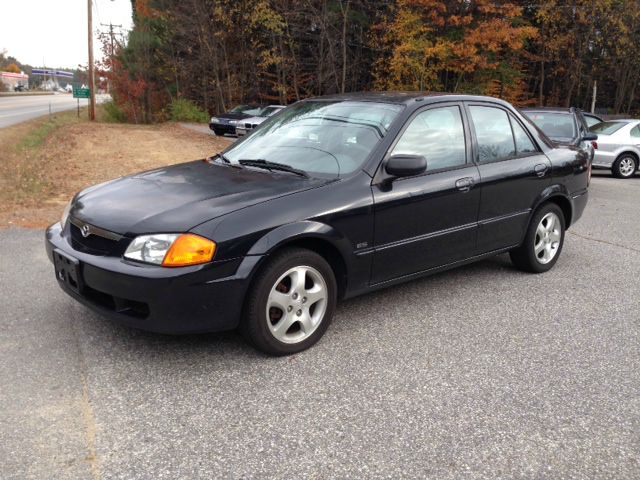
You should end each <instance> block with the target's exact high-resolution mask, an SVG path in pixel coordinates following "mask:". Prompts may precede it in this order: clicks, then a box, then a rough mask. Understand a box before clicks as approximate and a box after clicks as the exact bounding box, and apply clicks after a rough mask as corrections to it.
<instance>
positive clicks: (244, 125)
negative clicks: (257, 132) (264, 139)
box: [236, 105, 285, 137]
mask: <svg viewBox="0 0 640 480" xmlns="http://www.w3.org/2000/svg"><path fill="white" fill-rule="evenodd" d="M283 108H285V106H284V105H269V106H268V107H264V108H263V109H262V110H261V111H260V113H259V114H258V115H256V116H255V117H251V118H245V119H243V120H239V121H238V123H237V124H236V134H237V135H238V136H239V137H241V136H243V135H246V134H247V133H249V132H251V131H252V130H253V129H254V128H256V127H257V126H258V125H260V124H261V123H262V122H264V121H265V120H266V119H267V118H269V117H270V116H272V115H275V114H276V113H278V112H279V111H280V110H282V109H283Z"/></svg>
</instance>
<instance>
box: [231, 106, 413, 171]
mask: <svg viewBox="0 0 640 480" xmlns="http://www.w3.org/2000/svg"><path fill="white" fill-rule="evenodd" d="M403 108H404V107H403V106H402V105H392V104H387V103H374V102H349V101H336V102H329V101H313V100H312V101H305V102H299V103H297V104H295V105H292V106H291V107H288V108H287V109H286V110H284V111H283V112H282V113H281V114H280V115H277V116H275V117H271V118H270V119H269V120H267V121H266V122H264V123H263V124H262V126H261V127H260V128H259V129H257V130H255V131H254V132H253V133H252V134H251V135H250V136H248V137H247V138H246V139H245V140H243V141H241V142H239V143H237V144H235V145H234V146H232V147H231V148H230V149H229V150H228V151H226V152H225V157H226V158H227V159H229V161H231V163H238V161H239V160H266V161H267V162H276V163H282V164H285V165H287V166H290V167H293V168H296V169H299V170H303V171H304V172H307V173H308V174H310V175H314V174H318V175H320V176H331V177H335V176H339V175H343V174H347V173H350V172H353V171H355V170H356V169H358V168H360V167H361V166H362V164H363V163H364V161H365V160H366V158H367V157H368V156H369V154H370V153H371V152H372V151H373V149H374V148H375V147H376V146H377V145H378V143H379V142H380V140H381V139H382V137H384V135H385V134H386V133H387V130H388V129H389V126H390V125H391V123H392V122H393V120H394V119H395V118H396V116H397V115H398V112H400V111H401V110H402V109H403Z"/></svg>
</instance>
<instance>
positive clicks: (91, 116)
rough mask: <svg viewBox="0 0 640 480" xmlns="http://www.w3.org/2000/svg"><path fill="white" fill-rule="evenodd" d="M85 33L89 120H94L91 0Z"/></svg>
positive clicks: (88, 2) (94, 98) (88, 5)
mask: <svg viewBox="0 0 640 480" xmlns="http://www.w3.org/2000/svg"><path fill="white" fill-rule="evenodd" d="M87 21H88V26H87V31H88V37H89V91H90V93H89V120H91V121H94V120H95V119H96V75H95V71H94V69H93V8H92V0H87Z"/></svg>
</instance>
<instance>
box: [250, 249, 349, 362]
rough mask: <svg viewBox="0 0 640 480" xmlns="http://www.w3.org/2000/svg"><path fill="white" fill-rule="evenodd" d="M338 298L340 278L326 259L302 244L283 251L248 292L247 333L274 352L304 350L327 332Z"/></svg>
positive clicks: (283, 352) (266, 266)
mask: <svg viewBox="0 0 640 480" xmlns="http://www.w3.org/2000/svg"><path fill="white" fill-rule="evenodd" d="M336 297H337V286H336V280H335V276H334V274H333V270H332V269H331V266H330V265H329V264H328V263H327V261H326V260H325V259H324V258H323V257H321V256H320V255H318V254H317V253H315V252H312V251H310V250H306V249H301V248H292V249H286V250H283V251H281V252H279V253H276V254H275V255H274V256H273V258H271V259H269V262H268V263H267V264H266V265H265V266H264V267H263V268H262V269H261V270H260V272H259V273H258V275H257V277H256V280H255V282H254V283H253V287H252V289H251V291H250V292H249V293H248V294H247V304H246V309H245V313H244V317H243V320H242V325H241V330H242V333H243V334H244V335H245V337H246V338H247V339H248V340H249V341H250V342H251V343H252V344H253V345H254V346H255V347H256V348H258V349H259V350H262V351H263V352H266V353H269V354H272V355H288V354H291V353H296V352H300V351H302V350H305V349H307V348H309V347H310V346H312V345H313V344H314V343H316V342H317V341H318V340H319V339H320V337H322V335H323V334H324V332H325V331H326V330H327V328H328V326H329V323H330V322H331V318H332V317H333V313H334V311H335V306H336Z"/></svg>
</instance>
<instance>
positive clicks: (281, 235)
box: [247, 220, 353, 264]
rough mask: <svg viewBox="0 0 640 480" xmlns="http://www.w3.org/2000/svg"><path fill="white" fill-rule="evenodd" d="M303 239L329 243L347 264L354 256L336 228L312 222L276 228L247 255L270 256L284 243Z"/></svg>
mask: <svg viewBox="0 0 640 480" xmlns="http://www.w3.org/2000/svg"><path fill="white" fill-rule="evenodd" d="M302 238H318V239H322V240H325V241H328V242H329V243H330V244H331V245H332V246H334V247H335V248H336V249H337V250H338V251H339V252H340V254H341V255H342V258H343V259H344V260H345V263H346V264H348V263H349V262H347V259H348V258H349V257H350V256H351V255H353V249H352V247H351V242H350V241H349V240H348V239H347V238H346V237H345V236H344V235H342V233H340V232H339V231H337V230H336V229H335V228H333V227H331V226H329V225H327V224H325V223H320V222H316V221H312V220H305V221H302V222H295V223H288V224H286V225H282V226H280V227H277V228H274V229H273V230H271V231H270V232H269V233H267V234H266V235H264V236H263V237H262V238H260V240H258V241H257V242H256V243H255V244H254V245H253V246H252V247H251V249H250V250H249V252H248V253H247V255H268V254H270V253H271V252H273V251H274V250H275V249H276V248H278V247H279V246H281V245H282V244H284V243H287V242H291V241H295V240H299V239H302Z"/></svg>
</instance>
